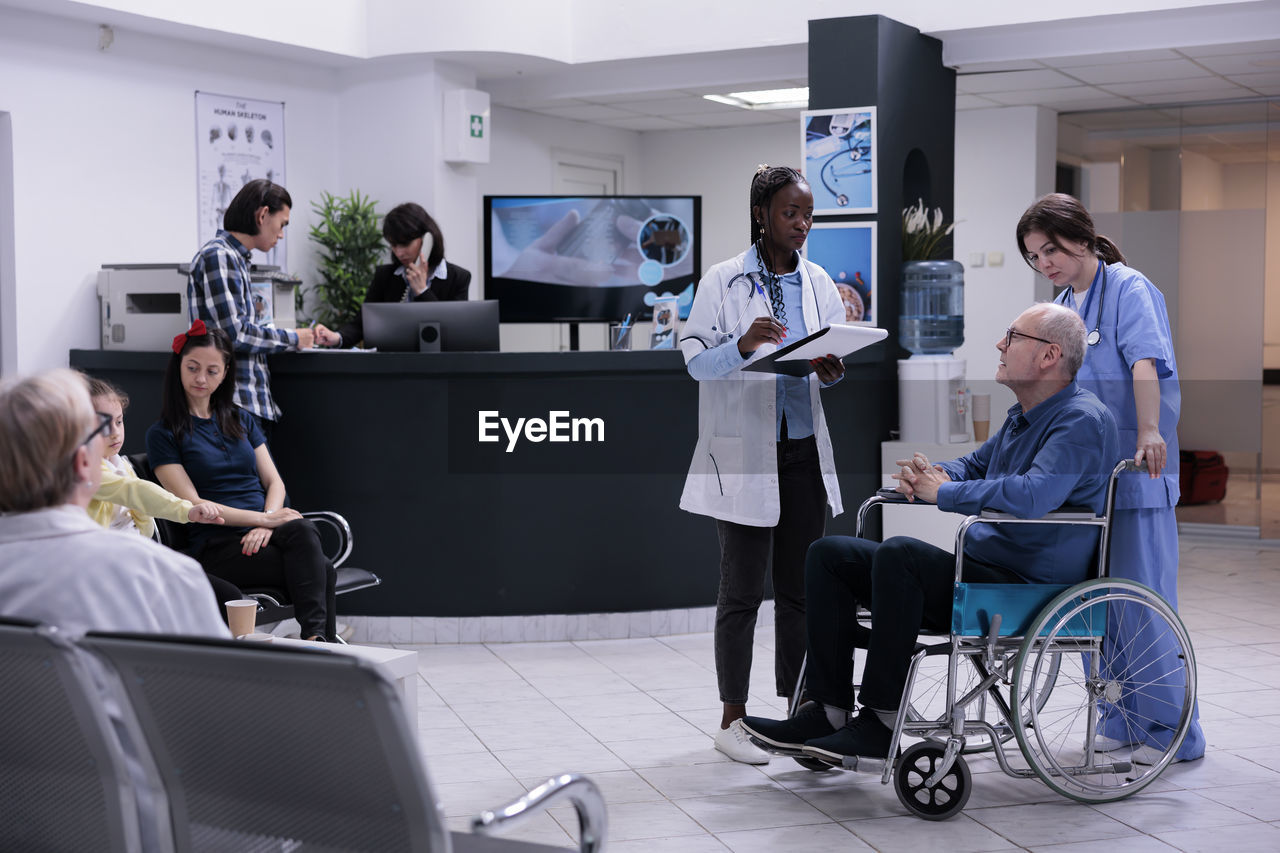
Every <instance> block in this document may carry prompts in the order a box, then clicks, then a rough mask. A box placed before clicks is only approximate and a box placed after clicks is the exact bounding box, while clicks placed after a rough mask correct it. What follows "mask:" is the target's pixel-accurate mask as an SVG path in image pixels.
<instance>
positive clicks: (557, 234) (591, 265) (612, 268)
mask: <svg viewBox="0 0 1280 853" xmlns="http://www.w3.org/2000/svg"><path fill="white" fill-rule="evenodd" d="M484 214H485V215H484V222H485V225H484V273H485V275H484V297H485V299H497V300H498V306H499V310H500V312H501V317H502V321H503V322H504V323H511V322H515V323H521V322H525V323H530V322H549V321H558V320H621V319H623V318H624V317H626V316H627V315H628V314H629V315H631V316H632V317H633V318H645V317H651V316H652V315H653V309H652V307H651V306H652V304H653V303H652V300H653V298H654V297H656V296H660V295H662V294H663V293H672V294H675V295H679V294H680V293H681V292H682V291H684V290H685V289H687V288H692V287H693V285H694V283H695V282H696V281H697V280H698V277H699V276H700V275H701V270H702V255H701V243H702V197H701V196H485V198H484ZM646 296H647V297H648V299H647V300H646Z"/></svg>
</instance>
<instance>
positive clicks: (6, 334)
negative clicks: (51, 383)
mask: <svg viewBox="0 0 1280 853" xmlns="http://www.w3.org/2000/svg"><path fill="white" fill-rule="evenodd" d="M17 364H18V285H17V282H16V281H15V280H14V264H13V122H12V121H11V120H10V117H9V114H8V113H6V112H0V375H3V376H7V375H8V374H9V373H10V372H12V371H14V370H17Z"/></svg>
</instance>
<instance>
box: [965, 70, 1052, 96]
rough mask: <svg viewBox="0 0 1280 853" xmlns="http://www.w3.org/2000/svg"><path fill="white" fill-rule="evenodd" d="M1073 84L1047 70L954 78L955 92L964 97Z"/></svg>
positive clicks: (994, 72) (997, 72)
mask: <svg viewBox="0 0 1280 853" xmlns="http://www.w3.org/2000/svg"><path fill="white" fill-rule="evenodd" d="M1075 82H1076V81H1075V80H1072V79H1071V78H1070V77H1068V76H1066V75H1065V74H1062V73H1061V72H1058V71H1053V70H1051V69H1048V68H1041V69H1039V70H1036V71H993V72H991V73H990V74H967V75H961V76H959V77H956V91H957V92H961V93H963V94H966V95H982V94H985V93H987V92H1012V91H1013V90H1015V89H1048V88H1051V87H1058V86H1070V85H1072V84H1074V83H1075Z"/></svg>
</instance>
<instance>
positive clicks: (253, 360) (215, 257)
mask: <svg viewBox="0 0 1280 853" xmlns="http://www.w3.org/2000/svg"><path fill="white" fill-rule="evenodd" d="M249 253H250V250H249V249H247V248H245V246H244V245H243V244H242V243H241V242H240V241H239V240H237V239H236V238H235V237H232V236H231V235H230V234H229V233H227V232H226V231H223V230H222V229H221V228H219V229H218V234H217V236H216V237H214V238H213V239H212V240H210V241H209V242H208V243H205V244H204V245H203V246H201V247H200V251H199V252H196V256H195V257H194V258H192V259H191V273H190V275H189V276H188V277H187V300H188V302H189V304H190V307H189V310H190V313H191V319H192V320H195V319H196V318H199V319H201V320H204V321H205V323H207V324H208V325H209V326H216V327H218V328H219V329H222V330H223V331H224V332H226V333H227V335H228V337H230V338H231V344H232V346H234V347H235V351H236V352H237V353H238V355H237V357H236V395H235V401H236V405H237V406H239V407H240V408H242V409H245V410H247V411H249V412H252V413H253V414H255V415H257V416H258V417H260V418H264V419H265V420H269V421H274V420H278V419H279V417H280V407H279V406H277V405H276V401H275V399H274V398H272V396H271V373H270V372H269V371H268V370H267V355H266V354H267V353H270V352H284V351H285V350H291V349H297V346H298V335H297V333H296V332H294V331H293V330H291V329H274V328H272V327H270V326H260V325H258V324H257V323H255V322H253V321H254V313H253V299H252V295H251V292H250V289H249Z"/></svg>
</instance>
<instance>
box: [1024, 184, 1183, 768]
mask: <svg viewBox="0 0 1280 853" xmlns="http://www.w3.org/2000/svg"><path fill="white" fill-rule="evenodd" d="M1017 236H1018V245H1019V247H1021V249H1022V251H1023V257H1024V258H1025V259H1026V261H1027V263H1028V264H1030V265H1031V267H1032V268H1034V269H1035V270H1037V271H1038V272H1039V273H1040V274H1041V275H1043V276H1045V277H1046V278H1048V279H1049V280H1050V281H1051V282H1053V284H1054V286H1055V287H1062V288H1065V289H1064V290H1063V291H1062V293H1061V294H1059V296H1058V298H1057V300H1056V301H1057V302H1058V303H1060V304H1062V305H1066V306H1067V307H1068V308H1072V309H1074V310H1075V311H1077V312H1079V314H1080V317H1081V318H1082V319H1083V320H1084V324H1085V328H1086V329H1088V330H1089V334H1088V338H1087V340H1088V344H1089V346H1088V347H1087V349H1086V352H1085V359H1084V366H1083V367H1081V369H1080V372H1079V374H1078V376H1077V380H1078V381H1079V383H1080V384H1081V385H1082V386H1083V387H1085V388H1088V389H1089V390H1090V391H1093V392H1094V393H1095V394H1097V395H1098V396H1099V397H1100V398H1101V399H1102V401H1103V402H1104V403H1105V404H1106V405H1107V407H1108V408H1109V409H1111V412H1112V414H1113V415H1115V419H1116V424H1117V426H1119V428H1120V449H1121V451H1122V452H1126V453H1127V452H1132V453H1133V460H1134V462H1136V463H1138V464H1141V463H1142V462H1143V461H1145V462H1146V463H1147V466H1148V468H1149V471H1150V473H1149V474H1139V473H1129V474H1123V475H1121V480H1120V484H1119V488H1118V489H1117V492H1116V514H1115V521H1114V523H1113V524H1112V534H1111V535H1112V541H1111V576H1112V577H1116V578H1125V579H1129V580H1135V581H1138V582H1139V583H1143V584H1146V585H1147V586H1149V587H1151V588H1152V589H1154V590H1155V591H1156V592H1158V593H1160V595H1161V596H1163V597H1164V598H1165V600H1166V601H1168V602H1169V603H1170V604H1171V605H1173V607H1174V609H1175V610H1176V609H1177V606H1178V522H1177V519H1176V518H1175V517H1174V509H1173V508H1174V506H1175V505H1176V504H1177V503H1178V494H1179V492H1178V432H1177V429H1178V412H1179V407H1180V399H1181V395H1180V391H1179V389H1178V365H1177V363H1176V361H1175V360H1174V355H1173V338H1172V335H1171V334H1170V331H1169V315H1168V312H1167V311H1166V310H1165V304H1164V296H1163V295H1162V294H1161V293H1160V291H1159V290H1157V289H1156V287H1155V285H1153V284H1152V283H1151V282H1150V281H1149V280H1148V279H1147V277H1146V276H1144V275H1143V274H1142V273H1140V272H1138V271H1137V270H1135V269H1133V268H1131V267H1128V266H1125V263H1124V260H1125V259H1124V255H1122V254H1121V253H1120V249H1119V248H1118V247H1117V246H1116V244H1115V243H1113V242H1111V241H1110V240H1108V239H1107V238H1106V237H1104V236H1102V235H1100V234H1098V233H1097V232H1096V231H1095V230H1094V226H1093V217H1091V216H1090V215H1089V212H1088V211H1087V210H1085V208H1084V205H1082V204H1081V203H1080V202H1079V201H1078V200H1076V199H1075V198H1073V197H1072V196H1069V195H1066V194H1063V193H1053V194H1051V195H1047V196H1045V197H1044V198H1042V199H1040V200H1039V201H1037V202H1036V203H1035V204H1033V205H1031V207H1029V208H1027V211H1026V213H1024V214H1022V218H1021V219H1020V220H1019V221H1018V229H1017ZM1170 463H1172V464H1170ZM1111 639H1112V642H1111V643H1110V644H1109V645H1110V646H1111V648H1112V649H1113V650H1120V649H1125V648H1130V649H1147V648H1148V647H1150V646H1151V645H1152V640H1151V638H1147V637H1141V636H1128V637H1113V638H1111ZM1156 642H1158V640H1157V641H1156ZM1146 653H1147V654H1148V655H1150V654H1153V653H1156V650H1154V649H1151V650H1149V651H1147V652H1146ZM1133 704H1134V703H1132V702H1127V701H1126V700H1125V699H1124V698H1122V699H1121V700H1120V701H1119V703H1118V705H1119V706H1120V707H1119V709H1113V710H1114V713H1109V714H1107V715H1105V716H1104V720H1103V725H1102V732H1101V733H1102V735H1103V737H1102V738H1100V740H1101V741H1102V744H1103V746H1105V747H1110V748H1115V749H1120V748H1125V747H1130V746H1132V747H1133V748H1134V759H1135V760H1138V761H1140V760H1141V759H1142V758H1143V757H1144V756H1143V750H1142V748H1141V747H1143V746H1151V747H1155V748H1156V750H1157V754H1158V751H1163V750H1160V749H1159V748H1160V747H1167V746H1168V740H1164V742H1163V743H1161V739H1162V733H1164V734H1165V736H1166V737H1167V727H1168V726H1170V725H1175V724H1176V723H1177V719H1169V717H1170V713H1169V711H1170V709H1172V710H1174V711H1175V712H1176V711H1177V710H1178V709H1181V707H1182V702H1181V701H1175V700H1171V701H1170V703H1169V704H1168V705H1163V704H1162V703H1159V702H1156V701H1152V702H1151V703H1150V707H1133ZM1197 716H1198V713H1197V714H1194V715H1193V717H1192V724H1191V729H1190V730H1189V731H1188V733H1187V737H1186V740H1184V741H1183V743H1182V746H1181V747H1180V748H1179V750H1178V753H1177V756H1176V758H1177V759H1178V760H1180V761H1187V760H1191V759H1195V758H1200V757H1201V756H1203V755H1204V745H1205V744H1204V734H1203V732H1202V731H1201V730H1200V724H1199V721H1198V719H1197Z"/></svg>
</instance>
